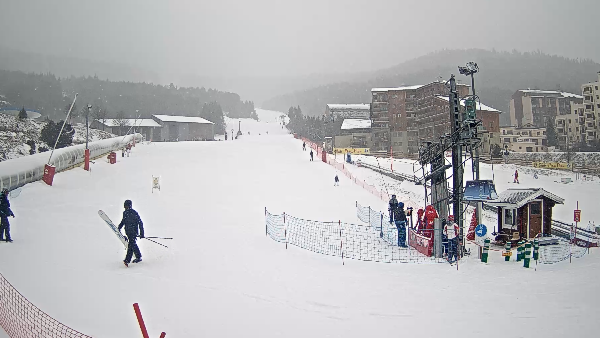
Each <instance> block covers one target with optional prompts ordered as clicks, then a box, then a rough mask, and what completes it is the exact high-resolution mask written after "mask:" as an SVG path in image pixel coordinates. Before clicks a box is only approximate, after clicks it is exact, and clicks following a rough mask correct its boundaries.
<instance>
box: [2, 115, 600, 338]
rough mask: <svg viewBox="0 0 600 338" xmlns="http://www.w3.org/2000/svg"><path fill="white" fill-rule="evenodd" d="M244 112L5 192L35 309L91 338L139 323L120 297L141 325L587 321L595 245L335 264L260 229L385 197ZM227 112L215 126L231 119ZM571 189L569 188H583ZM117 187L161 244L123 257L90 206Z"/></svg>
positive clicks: (468, 329) (593, 323)
mask: <svg viewBox="0 0 600 338" xmlns="http://www.w3.org/2000/svg"><path fill="white" fill-rule="evenodd" d="M258 113H259V116H260V119H261V121H262V122H256V121H254V122H250V121H246V123H244V121H242V131H243V132H244V136H243V137H241V138H239V139H237V140H233V141H232V140H231V139H230V140H228V141H215V142H178V143H176V142H167V143H151V144H148V145H146V144H141V145H137V146H136V147H135V148H134V149H133V150H132V152H131V156H130V157H125V158H121V157H119V158H118V159H117V161H118V162H117V163H116V164H114V165H110V164H108V163H106V162H105V161H100V160H98V161H96V163H95V164H93V167H92V168H93V170H92V172H91V173H89V172H86V171H83V170H82V169H79V168H77V169H73V170H70V171H67V172H64V173H60V174H57V175H56V177H55V179H54V186H52V187H49V186H46V185H45V184H44V183H42V182H37V183H33V184H29V185H27V186H25V187H24V188H23V191H22V192H21V194H20V196H19V197H17V198H14V199H12V201H11V204H12V207H13V211H14V212H15V214H16V216H17V217H16V218H14V219H12V218H11V225H12V227H11V228H12V236H13V239H14V240H15V241H14V243H0V255H1V257H3V258H2V260H1V261H0V271H1V272H2V274H3V275H4V276H5V277H6V278H7V279H8V280H9V281H10V282H11V283H12V284H13V285H14V286H15V287H16V288H17V289H18V290H19V291H20V292H21V293H22V294H23V295H24V296H25V297H27V298H28V299H29V300H30V301H32V302H33V303H34V304H35V305H36V306H38V307H39V308H41V309H42V310H43V311H45V312H47V313H48V314H50V315H51V316H53V317H54V318H56V319H57V320H59V321H61V322H63V323H65V324H67V325H69V326H71V327H73V328H75V329H77V330H79V331H81V332H83V333H85V334H88V335H91V336H94V337H100V338H101V337H137V336H140V331H139V327H138V324H137V322H136V319H135V315H134V312H133V309H132V304H133V303H135V302H137V303H139V304H140V307H141V310H142V313H143V315H144V319H145V322H146V325H147V327H148V329H149V331H150V335H151V336H153V337H158V335H159V334H160V332H161V331H165V332H166V333H167V337H303V338H304V337H400V336H402V337H404V336H407V337H446V338H453V337H460V338H463V337H476V336H485V337H517V336H519V337H565V336H590V337H591V336H593V335H594V334H596V333H597V331H598V303H599V301H600V296H599V294H598V290H597V286H596V284H597V281H598V278H599V277H600V262H599V261H598V252H599V251H598V250H600V249H592V253H591V255H586V256H584V257H583V258H579V259H574V260H573V263H572V264H569V263H568V261H567V262H563V263H559V264H556V265H538V266H536V265H535V264H534V265H533V267H532V268H531V269H528V270H527V269H524V268H523V267H522V263H516V262H514V261H513V262H509V263H505V262H503V261H501V260H502V257H501V256H500V254H499V253H497V252H492V253H491V254H490V263H489V264H488V265H485V264H482V263H480V262H478V261H477V259H476V257H470V258H467V259H466V260H464V261H462V262H461V263H460V266H459V269H458V271H457V268H456V266H449V265H448V264H425V265H413V264H383V263H374V262H362V261H352V260H346V261H345V265H342V262H341V259H340V258H338V257H329V256H323V255H319V254H315V253H312V252H308V251H304V250H302V249H298V248H295V247H291V246H290V247H289V249H287V250H286V248H285V245H282V244H280V243H276V242H274V241H272V240H271V239H269V238H268V237H266V236H265V223H264V212H265V207H267V208H268V210H269V211H270V212H272V213H282V212H286V213H288V214H291V215H294V216H296V217H300V218H305V219H313V220H322V221H337V220H341V221H347V222H355V223H358V222H359V221H358V220H357V219H356V216H355V203H356V201H359V202H360V203H361V204H362V205H371V206H373V207H374V208H376V209H380V210H383V209H384V208H385V203H384V202H382V201H380V200H378V199H377V198H376V197H374V196H373V195H371V194H369V193H368V192H366V191H365V190H363V189H362V188H360V187H358V186H357V185H355V184H353V183H351V182H348V181H347V180H345V179H344V177H340V178H341V184H340V186H339V187H334V186H333V183H334V182H333V181H334V176H335V169H333V167H331V166H329V165H327V164H325V163H322V162H319V161H315V162H310V161H309V155H308V151H306V152H304V151H302V143H301V142H300V141H299V140H295V139H294V138H293V137H292V136H291V135H289V134H285V130H283V129H281V125H280V123H278V119H279V113H271V112H264V111H260V110H259V111H258ZM265 115H266V117H265ZM228 122H231V124H230V125H228V130H229V129H231V128H233V125H232V124H233V123H235V122H237V120H230V121H228ZM235 129H236V131H237V123H235ZM247 131H250V135H247V133H246V132H247ZM267 131H268V132H269V134H268V135H267V134H266V132H267ZM259 133H260V134H261V135H258V134H259ZM153 175H155V176H156V175H160V176H161V191H160V192H158V191H154V193H153V192H152V189H151V178H152V176H153ZM497 175H498V174H497ZM504 176H505V175H504V174H503V175H502V180H503V181H506V180H507V179H508V177H504ZM496 179H500V178H499V177H498V176H496ZM523 181H526V182H527V181H528V180H525V177H523ZM558 187H563V186H558ZM419 188H421V187H419ZM580 188H581V189H580V194H582V195H583V194H585V196H582V200H583V199H585V198H587V199H590V200H591V199H592V198H593V197H594V196H593V195H592V194H589V192H588V190H586V187H585V186H581V187H580ZM551 191H555V192H556V193H557V194H559V195H561V193H564V190H561V189H551ZM595 191H597V190H595ZM125 199H131V200H132V201H133V207H134V209H136V210H137V211H138V212H139V214H140V216H141V218H142V220H143V221H144V227H145V230H146V236H164V237H173V238H174V239H173V240H164V241H162V243H163V244H166V245H168V246H169V248H168V249H166V248H164V247H161V246H159V245H156V244H154V243H151V242H149V241H147V240H140V246H141V251H142V254H143V258H144V261H143V262H142V263H140V264H132V265H131V266H130V267H129V268H126V267H125V266H123V264H122V260H123V258H124V256H125V251H124V249H123V246H122V244H121V243H120V242H119V240H118V239H117V238H116V236H115V235H114V234H113V233H112V232H111V230H110V229H109V228H108V226H107V225H106V224H105V223H104V222H103V221H102V219H100V217H99V216H98V210H99V209H102V210H104V211H105V212H106V213H107V214H108V215H109V217H111V218H112V220H113V221H114V222H115V223H118V222H119V221H120V220H121V213H122V211H123V207H122V206H123V201H124V200H125ZM596 207H597V206H596ZM559 213H560V212H559Z"/></svg>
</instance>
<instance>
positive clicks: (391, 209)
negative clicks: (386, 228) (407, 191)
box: [388, 195, 398, 223]
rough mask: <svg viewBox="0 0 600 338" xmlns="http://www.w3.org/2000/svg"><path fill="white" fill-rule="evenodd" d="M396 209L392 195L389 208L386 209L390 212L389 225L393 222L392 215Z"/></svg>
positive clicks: (396, 205)
mask: <svg viewBox="0 0 600 338" xmlns="http://www.w3.org/2000/svg"><path fill="white" fill-rule="evenodd" d="M396 208H398V200H397V199H396V195H392V198H391V199H390V206H389V207H388V211H389V212H390V223H392V222H394V213H395V212H396Z"/></svg>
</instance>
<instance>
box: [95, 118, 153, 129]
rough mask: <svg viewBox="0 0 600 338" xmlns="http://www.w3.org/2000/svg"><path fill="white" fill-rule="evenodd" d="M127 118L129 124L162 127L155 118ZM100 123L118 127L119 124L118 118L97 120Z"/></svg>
mask: <svg viewBox="0 0 600 338" xmlns="http://www.w3.org/2000/svg"><path fill="white" fill-rule="evenodd" d="M124 120H127V126H136V127H160V124H158V122H156V121H154V120H153V119H124ZM96 121H98V123H101V124H103V125H105V126H107V127H116V126H118V125H119V124H118V123H117V119H106V120H96Z"/></svg>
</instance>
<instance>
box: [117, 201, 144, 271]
mask: <svg viewBox="0 0 600 338" xmlns="http://www.w3.org/2000/svg"><path fill="white" fill-rule="evenodd" d="M123 207H124V208H125V211H123V220H121V223H119V231H121V228H122V227H123V226H125V235H126V236H127V254H126V255H125V260H124V261H123V263H124V264H125V266H129V262H131V256H132V255H134V254H135V259H134V260H133V263H139V262H141V261H142V253H141V252H140V248H139V247H138V245H137V243H136V242H135V241H136V239H137V236H138V227H139V230H140V238H144V223H142V219H141V218H140V215H138V213H137V211H135V210H133V209H132V203H131V200H126V201H125V203H124V204H123Z"/></svg>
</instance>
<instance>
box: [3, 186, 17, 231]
mask: <svg viewBox="0 0 600 338" xmlns="http://www.w3.org/2000/svg"><path fill="white" fill-rule="evenodd" d="M9 216H12V217H13V218H15V214H13V212H12V210H10V202H9V201H8V189H3V190H2V193H1V195H0V241H2V240H4V241H7V242H12V238H10V223H9V222H8V217H9Z"/></svg>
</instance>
